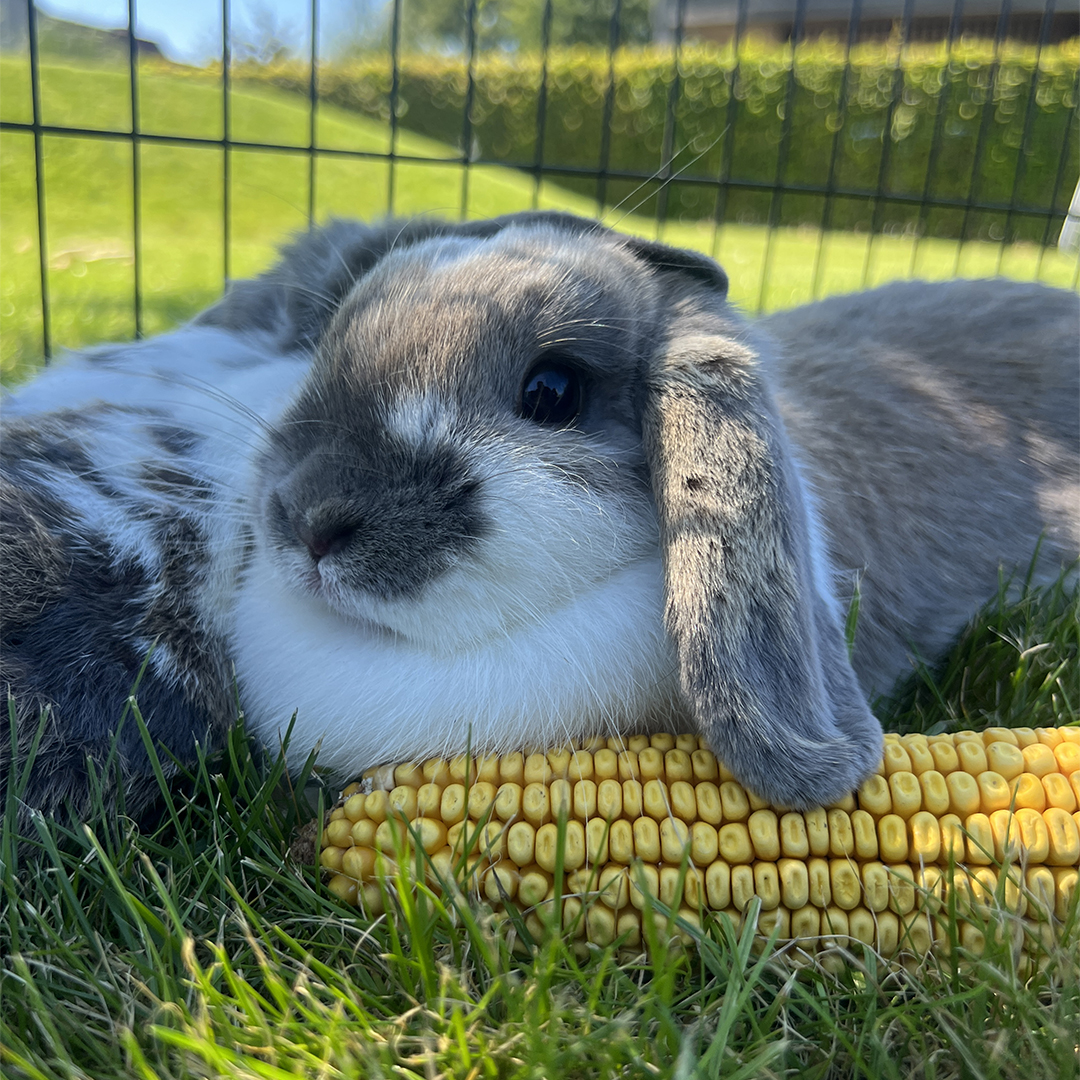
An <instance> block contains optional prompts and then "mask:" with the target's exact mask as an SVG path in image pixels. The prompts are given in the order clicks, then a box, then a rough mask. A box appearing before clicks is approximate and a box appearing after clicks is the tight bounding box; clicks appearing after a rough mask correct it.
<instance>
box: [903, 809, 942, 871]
mask: <svg viewBox="0 0 1080 1080" xmlns="http://www.w3.org/2000/svg"><path fill="white" fill-rule="evenodd" d="M908 836H909V838H910V844H909V849H908V857H909V858H910V859H911V860H912V861H914V862H920V863H932V862H937V860H938V856H939V855H940V854H941V819H940V818H939V817H937V816H935V815H934V814H931V813H930V812H929V811H928V810H920V811H919V812H918V813H917V814H912V816H911V817H910V818H909V819H908Z"/></svg>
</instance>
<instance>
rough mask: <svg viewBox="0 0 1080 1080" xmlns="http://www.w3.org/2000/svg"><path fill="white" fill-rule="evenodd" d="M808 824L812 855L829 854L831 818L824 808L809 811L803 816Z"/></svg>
mask: <svg viewBox="0 0 1080 1080" xmlns="http://www.w3.org/2000/svg"><path fill="white" fill-rule="evenodd" d="M803 820H804V821H805V822H806V838H807V840H808V841H809V842H810V854H811V855H828V854H829V817H828V814H826V812H825V810H824V809H823V808H822V807H820V806H819V807H818V808H817V809H815V810H807V811H806V813H805V814H803Z"/></svg>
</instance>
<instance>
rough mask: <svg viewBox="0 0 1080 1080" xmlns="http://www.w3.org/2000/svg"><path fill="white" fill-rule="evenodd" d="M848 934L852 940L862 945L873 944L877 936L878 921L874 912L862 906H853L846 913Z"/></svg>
mask: <svg viewBox="0 0 1080 1080" xmlns="http://www.w3.org/2000/svg"><path fill="white" fill-rule="evenodd" d="M847 917H848V935H849V936H850V937H851V939H852V940H853V941H861V942H862V943H863V944H864V945H873V944H874V943H875V940H876V938H877V932H878V921H877V919H876V918H875V917H874V914H873V913H872V912H870V911H867V910H866V908H864V907H858V906H856V907H854V908H852V909H851V910H849V911H848V913H847Z"/></svg>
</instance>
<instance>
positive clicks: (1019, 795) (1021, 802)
mask: <svg viewBox="0 0 1080 1080" xmlns="http://www.w3.org/2000/svg"><path fill="white" fill-rule="evenodd" d="M1043 749H1044V750H1045V749H1046V747H1045V746H1044V747H1043ZM1055 775H1060V774H1059V773H1056V774H1055ZM1009 791H1010V792H1011V793H1012V804H1011V805H1012V806H1013V807H1014V808H1015V809H1017V810H1022V809H1025V808H1026V809H1028V810H1038V811H1039V813H1040V814H1041V813H1042V812H1043V811H1044V810H1045V809H1046V789H1045V788H1044V787H1043V786H1042V781H1041V780H1040V779H1039V777H1037V776H1036V775H1035V774H1034V773H1028V772H1026V773H1021V774H1020V775H1019V776H1018V777H1017V778H1016V779H1015V780H1013V781H1012V782H1011V783H1010V784H1009Z"/></svg>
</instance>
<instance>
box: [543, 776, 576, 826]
mask: <svg viewBox="0 0 1080 1080" xmlns="http://www.w3.org/2000/svg"><path fill="white" fill-rule="evenodd" d="M548 794H549V795H550V798H551V816H552V817H553V818H555V819H556V820H558V819H559V818H560V817H568V816H569V815H570V812H571V807H572V806H573V803H574V789H573V787H571V785H570V781H569V780H567V779H565V778H564V777H558V778H557V779H555V780H552V781H551V786H550V787H549V788H548Z"/></svg>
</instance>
